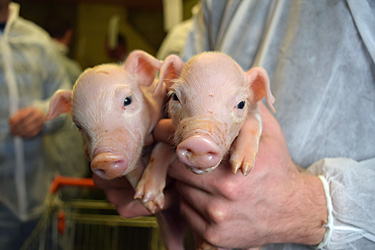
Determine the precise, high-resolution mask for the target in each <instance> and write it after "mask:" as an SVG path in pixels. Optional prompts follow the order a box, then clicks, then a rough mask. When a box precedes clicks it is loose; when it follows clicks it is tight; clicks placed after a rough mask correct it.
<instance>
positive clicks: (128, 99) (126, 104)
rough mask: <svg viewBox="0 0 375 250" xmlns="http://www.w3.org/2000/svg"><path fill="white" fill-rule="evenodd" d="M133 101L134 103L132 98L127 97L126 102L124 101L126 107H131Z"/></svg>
mask: <svg viewBox="0 0 375 250" xmlns="http://www.w3.org/2000/svg"><path fill="white" fill-rule="evenodd" d="M132 101H133V97H132V96H128V97H126V98H125V100H124V107H126V106H129V105H130V104H131V103H132Z"/></svg>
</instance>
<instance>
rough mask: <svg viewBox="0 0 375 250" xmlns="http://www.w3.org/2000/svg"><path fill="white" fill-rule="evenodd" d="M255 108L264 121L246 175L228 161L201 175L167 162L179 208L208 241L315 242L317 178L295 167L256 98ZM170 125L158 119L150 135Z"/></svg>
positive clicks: (320, 202) (230, 244) (236, 244)
mask: <svg viewBox="0 0 375 250" xmlns="http://www.w3.org/2000/svg"><path fill="white" fill-rule="evenodd" d="M259 110H260V115H261V116H262V119H263V124H264V126H263V132H262V136H261V139H260V144H259V151H258V154H257V158H256V162H255V167H254V169H253V170H252V172H251V175H249V176H248V177H244V176H241V175H233V173H232V172H231V170H230V167H229V162H228V161H224V162H222V163H221V165H220V166H219V167H218V168H217V169H215V171H212V172H211V173H210V174H206V175H196V174H194V173H192V172H191V171H189V170H187V169H186V168H184V167H183V164H182V163H180V162H179V161H178V160H176V161H175V162H174V163H173V164H172V165H171V166H170V168H169V172H168V173H169V175H170V176H171V177H173V178H174V179H175V180H176V183H175V185H176V188H177V191H178V193H179V197H180V211H181V213H182V215H183V217H184V218H185V219H186V220H187V221H188V223H189V225H190V226H191V227H192V228H193V230H194V232H195V233H197V234H198V235H200V236H201V237H202V238H203V239H205V240H206V241H207V242H209V243H211V244H212V245H216V246H221V247H226V248H249V247H255V246H262V245H265V244H268V243H279V242H280V243H281V242H294V243H300V244H309V245H316V244H318V243H319V242H320V241H321V240H322V239H323V236H324V233H325V230H326V229H325V228H323V227H322V225H323V224H324V221H325V220H326V219H327V211H326V204H325V196H324V191H323V187H322V185H321V182H320V180H319V179H318V177H316V176H312V175H308V174H305V173H301V172H299V171H298V170H297V166H296V165H295V164H294V163H293V161H292V160H291V157H290V155H289V152H288V149H287V145H286V142H285V138H284V135H283V133H282V131H281V128H280V126H279V124H278V122H277V121H276V119H275V118H274V117H273V116H272V114H271V113H270V112H269V111H268V110H267V108H266V107H265V106H264V105H263V104H262V103H260V105H259ZM171 130H173V125H172V121H171V120H161V121H160V122H159V124H158V126H157V127H156V128H155V131H157V135H158V136H157V138H156V139H158V140H163V141H166V142H168V141H169V140H170V136H169V133H170V131H171Z"/></svg>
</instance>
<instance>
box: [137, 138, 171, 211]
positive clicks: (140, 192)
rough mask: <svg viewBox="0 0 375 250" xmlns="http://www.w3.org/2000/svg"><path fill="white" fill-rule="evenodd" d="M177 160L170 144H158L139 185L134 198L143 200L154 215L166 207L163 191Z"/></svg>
mask: <svg viewBox="0 0 375 250" xmlns="http://www.w3.org/2000/svg"><path fill="white" fill-rule="evenodd" d="M175 158H176V155H175V153H174V150H173V149H172V148H171V147H170V146H169V145H168V144H166V143H163V142H159V143H157V144H156V145H155V147H154V148H153V150H152V153H151V157H150V161H149V163H148V165H147V166H146V168H145V171H144V172H143V174H142V177H141V179H140V181H139V183H138V185H137V188H136V192H135V195H134V198H135V199H139V200H141V202H142V203H143V205H144V206H145V207H146V208H147V209H148V210H149V211H150V212H152V213H155V212H156V210H158V209H162V208H163V207H164V193H163V190H164V187H165V184H166V179H167V169H168V166H169V164H170V163H172V161H173V160H174V159H175Z"/></svg>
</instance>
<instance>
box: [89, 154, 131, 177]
mask: <svg viewBox="0 0 375 250" xmlns="http://www.w3.org/2000/svg"><path fill="white" fill-rule="evenodd" d="M127 166H128V160H127V159H126V158H125V157H124V156H121V155H118V154H113V153H109V152H108V153H100V154H98V155H96V156H95V157H94V158H93V159H92V161H91V169H92V171H93V172H94V173H95V174H96V175H98V176H99V177H101V178H103V179H108V180H111V179H114V178H116V177H120V176H122V175H123V174H124V172H125V171H126V169H127Z"/></svg>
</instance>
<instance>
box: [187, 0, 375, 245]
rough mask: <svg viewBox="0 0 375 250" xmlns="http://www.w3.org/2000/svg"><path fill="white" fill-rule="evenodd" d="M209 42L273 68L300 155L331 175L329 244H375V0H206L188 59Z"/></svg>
mask: <svg viewBox="0 0 375 250" xmlns="http://www.w3.org/2000/svg"><path fill="white" fill-rule="evenodd" d="M210 50H216V51H221V52H224V53H226V54H228V55H230V56H231V57H233V58H234V59H235V60H236V61H237V62H238V63H239V64H240V65H241V66H242V67H243V69H244V70H246V71H247V70H248V69H249V68H251V67H254V66H262V67H264V68H265V69H266V70H267V72H268V73H269V75H270V79H271V89H272V93H273V94H274V96H275V97H276V103H275V108H276V110H277V113H276V118H277V120H278V121H279V123H280V125H281V127H282V129H283V131H284V133H285V136H286V140H287V144H288V148H289V151H290V153H291V156H292V158H293V160H294V161H295V163H296V164H298V165H300V166H302V167H303V168H306V169H307V170H308V171H310V172H312V173H314V174H316V175H323V176H324V177H325V179H326V180H327V181H328V192H329V194H330V199H331V201H332V209H333V211H332V215H333V224H332V225H331V226H330V229H331V235H330V237H329V239H328V242H326V243H325V244H324V246H323V247H322V248H324V249H346V250H347V249H359V250H363V249H375V181H374V180H375V1H373V0H361V1H356V0H347V1H344V0H341V1H340V0H338V1H331V0H329V1H328V0H314V1H292V0H285V1H283V0H280V1H274V0H259V1H257V0H243V1H241V0H232V1H225V0H207V1H202V11H200V12H199V13H198V14H197V15H196V16H195V22H194V24H193V29H192V31H191V32H190V34H189V35H188V39H187V41H186V46H185V49H184V52H183V56H182V57H183V60H184V61H187V60H189V59H190V58H191V57H192V56H193V55H195V54H197V53H200V52H202V51H210ZM263 249H310V247H309V246H302V245H296V244H273V245H269V246H265V247H264V248H263Z"/></svg>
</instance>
